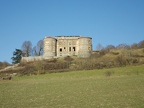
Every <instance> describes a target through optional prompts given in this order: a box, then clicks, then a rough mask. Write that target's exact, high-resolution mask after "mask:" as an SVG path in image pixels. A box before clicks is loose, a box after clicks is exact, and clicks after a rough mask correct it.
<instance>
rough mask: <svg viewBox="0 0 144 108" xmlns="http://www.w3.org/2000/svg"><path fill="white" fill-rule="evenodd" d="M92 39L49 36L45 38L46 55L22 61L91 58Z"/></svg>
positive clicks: (23, 58) (26, 58) (25, 58)
mask: <svg viewBox="0 0 144 108" xmlns="http://www.w3.org/2000/svg"><path fill="white" fill-rule="evenodd" d="M91 52H92V38H91V37H83V36H55V37H51V36H47V37H45V38H44V55H43V56H31V57H22V61H27V62H30V61H35V60H44V59H51V58H58V57H64V56H78V57H89V56H90V54H91Z"/></svg>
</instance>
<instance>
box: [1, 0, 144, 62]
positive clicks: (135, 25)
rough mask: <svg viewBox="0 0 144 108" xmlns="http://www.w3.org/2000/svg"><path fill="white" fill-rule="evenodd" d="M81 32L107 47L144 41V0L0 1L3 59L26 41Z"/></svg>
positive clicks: (8, 56)
mask: <svg viewBox="0 0 144 108" xmlns="http://www.w3.org/2000/svg"><path fill="white" fill-rule="evenodd" d="M57 35H58V36H59V35H82V36H90V37H92V39H93V41H92V42H93V49H96V46H97V44H98V43H100V44H102V45H103V46H104V47H105V46H107V45H109V44H112V45H115V46H117V45H118V44H121V43H126V44H132V43H134V42H136V43H138V42H139V41H142V40H144V0H0V61H7V62H10V63H11V57H12V55H13V51H14V50H15V48H21V45H22V43H23V42H24V41H31V42H32V44H33V46H35V45H36V43H37V42H38V41H39V40H40V39H43V38H44V37H45V36H53V37H54V36H57Z"/></svg>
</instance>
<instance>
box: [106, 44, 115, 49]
mask: <svg viewBox="0 0 144 108" xmlns="http://www.w3.org/2000/svg"><path fill="white" fill-rule="evenodd" d="M106 49H107V50H111V49H115V46H114V45H108V46H107V47H106Z"/></svg>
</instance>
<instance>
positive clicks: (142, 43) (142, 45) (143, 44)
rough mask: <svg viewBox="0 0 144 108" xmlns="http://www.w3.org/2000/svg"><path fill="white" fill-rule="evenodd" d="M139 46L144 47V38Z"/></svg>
mask: <svg viewBox="0 0 144 108" xmlns="http://www.w3.org/2000/svg"><path fill="white" fill-rule="evenodd" d="M138 47H139V48H144V40H142V41H140V42H139V43H138Z"/></svg>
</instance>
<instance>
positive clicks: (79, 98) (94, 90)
mask: <svg viewBox="0 0 144 108" xmlns="http://www.w3.org/2000/svg"><path fill="white" fill-rule="evenodd" d="M108 72H110V75H107V73H108ZM0 106H1V108H32V107H37V108H144V65H142V66H130V67H122V68H112V69H102V70H89V71H76V72H65V73H54V74H45V75H37V76H22V77H18V76H17V77H14V78H13V79H12V80H11V81H0Z"/></svg>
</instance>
